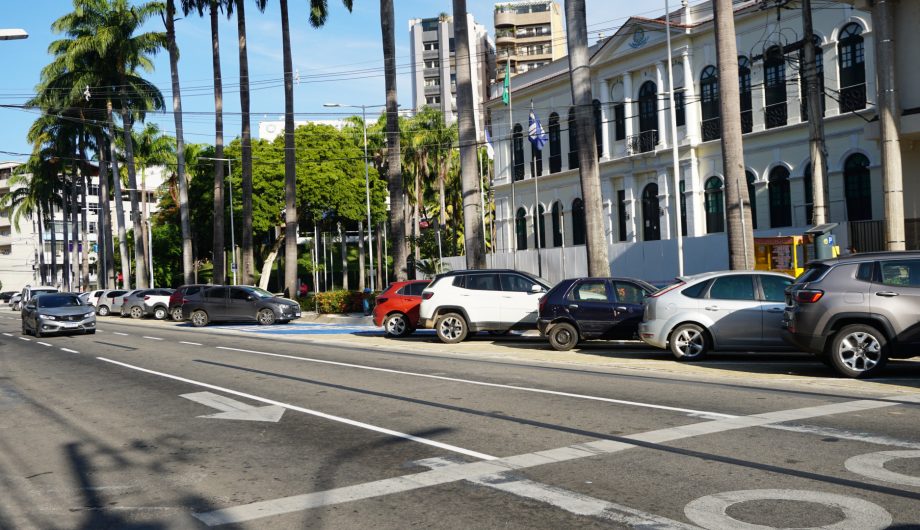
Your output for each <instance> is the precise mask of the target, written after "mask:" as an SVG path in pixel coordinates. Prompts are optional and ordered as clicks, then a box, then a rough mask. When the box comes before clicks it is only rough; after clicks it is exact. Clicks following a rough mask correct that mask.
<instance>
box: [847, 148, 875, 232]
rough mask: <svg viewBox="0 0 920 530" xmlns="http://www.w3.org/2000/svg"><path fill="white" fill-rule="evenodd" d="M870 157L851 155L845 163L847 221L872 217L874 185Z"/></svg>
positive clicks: (864, 219)
mask: <svg viewBox="0 0 920 530" xmlns="http://www.w3.org/2000/svg"><path fill="white" fill-rule="evenodd" d="M869 177H870V173H869V159H868V158H866V156H865V155H862V154H859V153H857V154H855V155H850V156H849V157H848V158H847V160H846V162H844V164H843V188H844V195H845V196H846V200H847V221H868V220H870V219H872V185H871V179H870V178H869Z"/></svg>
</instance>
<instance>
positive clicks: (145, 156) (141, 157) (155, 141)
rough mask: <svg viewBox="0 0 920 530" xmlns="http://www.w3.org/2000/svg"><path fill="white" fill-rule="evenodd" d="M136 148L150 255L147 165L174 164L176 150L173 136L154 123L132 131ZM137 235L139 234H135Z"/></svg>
mask: <svg viewBox="0 0 920 530" xmlns="http://www.w3.org/2000/svg"><path fill="white" fill-rule="evenodd" d="M132 136H133V140H134V150H135V154H136V155H137V160H138V162H139V165H140V169H141V189H142V190H143V192H144V212H143V226H144V228H143V230H142V231H141V238H142V239H143V240H144V242H143V245H144V254H145V255H147V256H149V255H150V251H151V249H150V247H149V245H150V243H152V242H151V241H148V239H147V233H148V232H149V230H148V228H147V225H148V224H149V223H150V214H149V213H148V212H147V203H148V201H147V200H146V196H147V167H148V166H149V165H172V164H173V162H175V160H176V151H175V147H174V140H173V138H171V137H169V136H166V135H162V134H160V128H159V127H158V126H157V125H156V124H154V123H148V124H146V125H145V126H144V128H143V129H142V130H141V131H140V132H138V133H132ZM135 237H137V235H135Z"/></svg>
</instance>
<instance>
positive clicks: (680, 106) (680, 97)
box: [674, 89, 687, 127]
mask: <svg viewBox="0 0 920 530" xmlns="http://www.w3.org/2000/svg"><path fill="white" fill-rule="evenodd" d="M678 90H679V89H678ZM674 112H675V115H674V120H675V121H676V122H677V126H678V127H683V126H685V125H687V98H686V93H685V92H684V91H683V90H680V91H677V90H675V91H674Z"/></svg>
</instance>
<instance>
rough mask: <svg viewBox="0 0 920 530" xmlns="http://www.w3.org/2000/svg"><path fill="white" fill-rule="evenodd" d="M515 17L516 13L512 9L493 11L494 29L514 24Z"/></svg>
mask: <svg viewBox="0 0 920 530" xmlns="http://www.w3.org/2000/svg"><path fill="white" fill-rule="evenodd" d="M516 19H517V13H515V12H514V11H501V10H496V11H495V29H498V28H501V27H507V26H512V27H513V26H514V21H515V20H516Z"/></svg>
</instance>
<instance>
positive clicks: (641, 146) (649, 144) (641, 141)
mask: <svg viewBox="0 0 920 530" xmlns="http://www.w3.org/2000/svg"><path fill="white" fill-rule="evenodd" d="M656 145H658V131H657V130H655V129H652V130H649V131H642V132H640V133H639V134H634V135H632V136H627V137H626V154H628V155H634V154H637V153H647V152H649V151H654V150H655V146H656Z"/></svg>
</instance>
